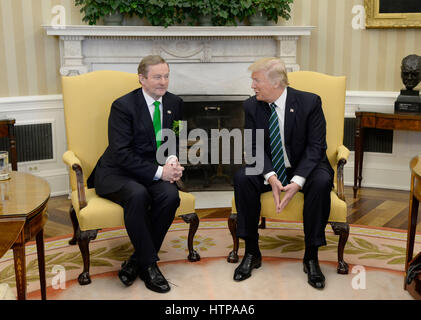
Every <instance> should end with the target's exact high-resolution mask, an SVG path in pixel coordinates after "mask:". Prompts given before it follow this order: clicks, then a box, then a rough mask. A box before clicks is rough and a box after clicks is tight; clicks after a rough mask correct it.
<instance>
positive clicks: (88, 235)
mask: <svg viewBox="0 0 421 320" xmlns="http://www.w3.org/2000/svg"><path fill="white" fill-rule="evenodd" d="M97 234H98V230H87V231H81V230H80V229H78V230H77V244H78V245H79V249H80V253H81V254H82V259H83V272H82V273H81V274H80V275H79V277H78V280H79V284H80V285H86V284H90V283H91V277H90V276H89V267H90V257H89V242H90V241H91V240H95V238H96V236H97Z"/></svg>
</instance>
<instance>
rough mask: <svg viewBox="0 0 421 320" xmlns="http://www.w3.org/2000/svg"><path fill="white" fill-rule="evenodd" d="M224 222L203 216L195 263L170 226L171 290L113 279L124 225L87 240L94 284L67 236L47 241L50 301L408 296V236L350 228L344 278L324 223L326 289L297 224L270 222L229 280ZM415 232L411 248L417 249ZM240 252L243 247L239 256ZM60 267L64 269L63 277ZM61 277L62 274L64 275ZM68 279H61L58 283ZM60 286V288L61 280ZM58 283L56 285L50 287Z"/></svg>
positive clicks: (8, 271)
mask: <svg viewBox="0 0 421 320" xmlns="http://www.w3.org/2000/svg"><path fill="white" fill-rule="evenodd" d="M226 225H227V224H226V221H225V220H209V221H201V224H200V228H199V230H198V232H197V234H196V237H195V248H196V250H197V251H198V252H199V253H200V255H201V257H202V259H201V261H200V262H195V263H191V262H188V261H187V259H186V256H187V252H186V239H187V228H188V226H187V224H185V223H183V222H180V223H174V224H173V225H172V227H171V229H170V232H169V233H168V235H167V237H166V239H165V242H164V245H163V247H162V250H161V252H160V258H161V261H160V262H159V265H160V269H161V270H162V272H163V274H164V275H165V276H166V278H167V279H168V280H169V282H170V285H171V291H170V292H168V293H166V294H158V293H154V292H152V291H150V290H148V289H146V287H145V286H144V283H143V281H141V280H140V279H138V280H136V282H135V283H134V284H133V285H132V286H131V287H125V286H124V285H123V284H121V282H120V280H119V279H118V277H117V271H118V270H119V267H120V265H121V262H122V261H124V260H125V259H127V257H128V256H129V255H130V254H131V251H132V247H131V245H130V242H129V239H128V237H127V234H126V232H125V230H124V229H113V230H106V231H103V232H100V233H99V234H98V237H97V239H96V240H95V241H93V242H92V243H91V278H92V283H91V284H90V285H87V286H80V285H79V284H78V282H77V280H76V279H77V276H78V274H79V273H80V272H81V270H82V267H81V264H82V260H81V256H80V253H79V250H78V247H77V246H69V245H67V241H68V238H67V237H66V238H60V239H50V240H47V241H46V269H47V286H48V289H47V298H48V299H52V300H54V299H57V300H90V299H96V300H97V299H100V300H102V299H113V300H123V299H134V300H136V299H141V300H148V299H171V300H172V299H175V300H184V299H185V300H213V299H221V300H226V299H227V300H281V299H282V300H289V299H304V300H307V299H311V300H314V299H316V300H318V299H329V300H349V299H353V300H355V299H357V300H373V299H396V300H402V299H412V297H411V296H410V295H409V294H408V293H407V292H406V291H405V290H404V289H403V281H404V272H403V271H404V264H403V263H404V260H405V250H406V249H405V247H406V233H405V232H403V231H398V230H386V229H376V228H366V227H358V226H351V235H350V237H349V240H348V243H347V246H346V250H345V261H347V262H348V264H349V266H350V272H349V274H348V275H339V274H337V273H336V254H337V238H338V237H337V236H335V235H334V234H333V232H332V230H331V229H330V226H328V227H327V230H326V231H327V241H328V245H327V246H326V247H324V250H322V251H320V252H319V259H320V261H321V268H322V270H323V272H324V274H325V276H326V287H325V289H324V290H321V291H319V290H316V289H314V288H312V287H311V286H310V285H309V284H307V276H306V274H305V273H304V272H303V271H302V262H301V259H302V256H303V250H304V243H303V232H302V224H301V223H293V222H279V221H276V222H275V221H268V222H267V226H268V227H267V229H265V230H260V247H261V250H262V254H263V257H264V258H263V264H262V267H261V268H259V269H255V270H254V271H253V275H252V277H251V278H249V279H247V280H245V281H243V282H239V283H238V282H235V281H233V280H232V277H233V273H234V269H235V268H236V266H237V265H238V264H231V263H227V262H226V255H227V254H228V252H229V251H230V250H231V247H232V238H231V236H230V233H229V231H228V229H227V227H226ZM420 238H421V235H417V239H416V246H415V249H416V250H418V251H419V250H420V249H421V241H420V240H421V239H420ZM242 253H243V249H242V248H240V255H241V254H242ZM37 269H38V267H37V261H36V246H35V245H34V244H32V243H30V244H29V245H28V246H27V275H28V292H29V293H28V298H29V299H39V298H40V293H39V282H38V281H39V280H38V270H37ZM60 270H62V271H63V273H62V274H61V276H62V277H61V278H60V273H59V272H60ZM63 275H64V276H65V277H63ZM0 279H1V280H0V282H3V283H7V284H8V285H9V286H10V287H11V288H12V290H13V291H15V288H14V281H15V279H14V269H13V255H12V252H11V251H10V252H8V253H7V254H6V255H5V256H4V257H3V258H2V259H1V260H0ZM63 279H64V280H65V282H64V281H63ZM60 284H61V288H60V286H59V285H60ZM54 287H56V288H54Z"/></svg>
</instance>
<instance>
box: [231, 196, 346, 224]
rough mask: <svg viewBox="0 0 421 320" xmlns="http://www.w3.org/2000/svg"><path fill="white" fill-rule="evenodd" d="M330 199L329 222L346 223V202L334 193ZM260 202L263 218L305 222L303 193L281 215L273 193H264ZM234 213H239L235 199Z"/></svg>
mask: <svg viewBox="0 0 421 320" xmlns="http://www.w3.org/2000/svg"><path fill="white" fill-rule="evenodd" d="M283 197H284V193H282V194H281V198H283ZM330 199H331V208H330V215H329V222H346V216H347V210H346V202H345V201H342V200H341V199H339V197H338V195H337V194H336V193H335V192H334V191H332V192H331V193H330ZM260 202H261V204H262V209H261V211H260V216H261V217H266V218H271V219H278V220H286V221H303V206H304V194H303V193H302V192H297V194H296V195H295V196H294V197H293V198H292V199H291V201H290V202H289V203H288V205H287V206H286V207H285V209H284V210H283V211H282V212H281V213H280V214H277V213H276V210H275V202H274V201H273V195H272V191H268V192H265V193H263V194H262V195H261V197H260ZM232 213H237V209H236V207H235V200H234V197H233V198H232Z"/></svg>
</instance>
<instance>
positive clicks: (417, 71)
mask: <svg viewBox="0 0 421 320" xmlns="http://www.w3.org/2000/svg"><path fill="white" fill-rule="evenodd" d="M401 77H402V81H403V84H404V85H405V87H406V90H412V89H414V88H415V87H416V86H417V85H418V83H420V81H421V56H418V55H416V54H411V55H409V56H406V57H405V58H403V59H402V65H401Z"/></svg>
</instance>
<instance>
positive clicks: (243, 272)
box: [234, 253, 262, 281]
mask: <svg viewBox="0 0 421 320" xmlns="http://www.w3.org/2000/svg"><path fill="white" fill-rule="evenodd" d="M261 265H262V256H261V255H252V254H251V253H246V254H245V255H244V257H243V260H242V261H241V263H240V265H239V266H238V267H237V268H236V269H235V272H234V280H235V281H243V280H246V279H247V278H250V276H251V271H252V270H253V269H257V268H260V266H261Z"/></svg>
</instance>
